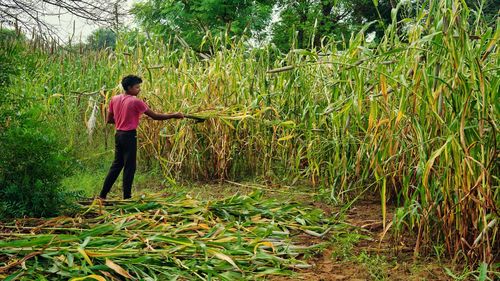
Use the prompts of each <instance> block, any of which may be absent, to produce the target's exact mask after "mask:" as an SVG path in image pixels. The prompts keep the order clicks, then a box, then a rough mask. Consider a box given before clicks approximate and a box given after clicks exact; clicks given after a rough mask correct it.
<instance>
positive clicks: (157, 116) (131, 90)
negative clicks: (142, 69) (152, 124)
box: [107, 84, 184, 124]
mask: <svg viewBox="0 0 500 281" xmlns="http://www.w3.org/2000/svg"><path fill="white" fill-rule="evenodd" d="M140 92H141V84H135V85H134V86H132V87H129V88H128V90H127V91H126V92H125V94H127V95H131V96H137V95H138V94H139V93H140ZM144 114H146V115H147V116H149V117H151V118H152V119H153V120H167V119H173V118H177V119H182V118H184V114H182V113H180V112H176V113H171V114H162V113H156V112H154V111H152V110H151V109H148V110H146V112H144ZM107 122H108V124H114V123H115V118H114V116H113V113H110V112H108V118H107Z"/></svg>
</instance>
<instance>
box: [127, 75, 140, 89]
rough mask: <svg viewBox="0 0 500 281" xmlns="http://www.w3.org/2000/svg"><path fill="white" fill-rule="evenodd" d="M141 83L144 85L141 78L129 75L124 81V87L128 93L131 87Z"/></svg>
mask: <svg viewBox="0 0 500 281" xmlns="http://www.w3.org/2000/svg"><path fill="white" fill-rule="evenodd" d="M141 83H142V79H141V77H139V76H135V75H127V76H125V77H123V79H122V87H123V89H124V90H125V91H128V89H129V88H130V87H132V86H134V85H137V84H141Z"/></svg>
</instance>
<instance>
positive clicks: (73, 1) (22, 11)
mask: <svg viewBox="0 0 500 281" xmlns="http://www.w3.org/2000/svg"><path fill="white" fill-rule="evenodd" d="M124 2H125V1H124V0H115V1H112V2H111V1H99V0H0V23H2V24H5V25H8V26H12V27H16V29H18V28H24V29H26V30H28V31H32V30H37V31H38V33H39V34H45V35H49V36H51V37H54V36H55V37H57V36H56V35H55V34H56V33H55V28H54V27H53V26H52V25H50V24H49V23H47V22H46V21H45V20H43V17H44V16H49V15H51V16H54V15H56V16H57V15H59V16H60V15H64V14H72V15H74V16H77V17H79V18H83V19H86V20H89V21H92V22H95V23H99V24H105V25H111V24H116V23H117V22H118V20H119V19H120V18H121V17H122V16H124V15H125V14H126V11H124V10H123V9H122V8H121V7H122V4H123V3H124Z"/></svg>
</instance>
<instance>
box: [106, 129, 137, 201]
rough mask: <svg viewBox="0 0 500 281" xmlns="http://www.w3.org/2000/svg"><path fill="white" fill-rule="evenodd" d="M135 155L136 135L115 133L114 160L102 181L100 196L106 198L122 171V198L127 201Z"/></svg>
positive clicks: (134, 165) (132, 133)
mask: <svg viewBox="0 0 500 281" xmlns="http://www.w3.org/2000/svg"><path fill="white" fill-rule="evenodd" d="M136 155H137V133H136V131H135V130H133V131H116V134H115V160H114V161H113V164H112V165H111V168H110V169H109V172H108V175H107V176H106V179H105V180H104V185H103V187H102V191H101V194H100V197H101V198H106V196H107V195H108V192H109V191H110V190H111V187H112V186H113V184H114V183H115V181H116V179H117V178H118V175H120V172H121V170H122V169H123V198H124V199H128V198H130V197H131V193H132V181H134V174H135V167H136V164H135V162H136Z"/></svg>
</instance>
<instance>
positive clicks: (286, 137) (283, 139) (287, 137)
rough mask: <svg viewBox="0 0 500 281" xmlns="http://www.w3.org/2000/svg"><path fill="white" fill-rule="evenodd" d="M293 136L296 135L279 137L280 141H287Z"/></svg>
mask: <svg viewBox="0 0 500 281" xmlns="http://www.w3.org/2000/svg"><path fill="white" fill-rule="evenodd" d="M293 137H294V135H288V136H284V137H281V138H279V139H278V141H286V140H289V139H292V138H293Z"/></svg>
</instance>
